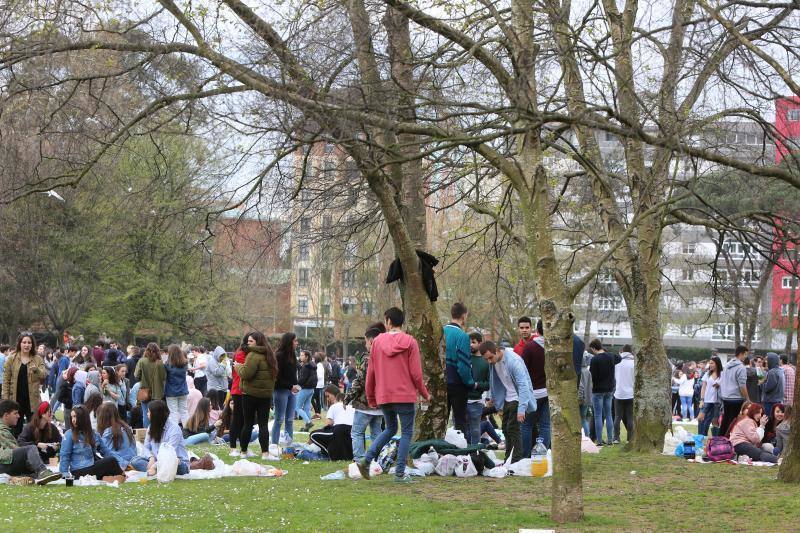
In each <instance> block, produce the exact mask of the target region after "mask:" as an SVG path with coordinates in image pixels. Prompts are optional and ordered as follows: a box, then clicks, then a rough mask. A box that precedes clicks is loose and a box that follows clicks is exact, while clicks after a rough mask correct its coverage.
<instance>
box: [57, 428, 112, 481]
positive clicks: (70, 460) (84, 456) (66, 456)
mask: <svg viewBox="0 0 800 533" xmlns="http://www.w3.org/2000/svg"><path fill="white" fill-rule="evenodd" d="M94 442H95V446H94V447H92V446H89V445H88V444H87V443H86V442H85V441H84V440H83V435H79V436H78V442H73V441H72V430H71V429H69V430H67V432H66V433H65V434H64V438H62V439H61V452H60V453H59V463H58V469H59V470H60V471H61V473H62V474H66V473H67V472H70V471H72V470H78V469H80V468H87V467H90V466H92V465H93V464H94V451H95V449H96V448H97V447H100V450H101V454H102V452H103V449H104V447H103V445H102V442H101V441H100V435H98V434H97V432H96V431H95V432H94ZM103 455H104V456H105V454H103Z"/></svg>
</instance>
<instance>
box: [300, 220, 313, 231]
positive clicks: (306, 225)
mask: <svg viewBox="0 0 800 533" xmlns="http://www.w3.org/2000/svg"><path fill="white" fill-rule="evenodd" d="M300 231H311V219H310V218H308V217H303V218H301V219H300Z"/></svg>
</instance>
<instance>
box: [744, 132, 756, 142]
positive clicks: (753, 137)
mask: <svg viewBox="0 0 800 533" xmlns="http://www.w3.org/2000/svg"><path fill="white" fill-rule="evenodd" d="M747 144H758V135H756V134H755V133H748V134H747Z"/></svg>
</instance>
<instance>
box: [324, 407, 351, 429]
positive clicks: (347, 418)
mask: <svg viewBox="0 0 800 533" xmlns="http://www.w3.org/2000/svg"><path fill="white" fill-rule="evenodd" d="M355 414H356V410H355V409H353V406H352V405H348V406H347V407H345V406H344V405H343V404H342V402H336V403H335V404H333V405H331V406H330V408H328V414H326V415H325V417H326V418H330V419H331V420H333V425H334V426H338V425H339V424H345V425H347V426H352V425H353V415H355Z"/></svg>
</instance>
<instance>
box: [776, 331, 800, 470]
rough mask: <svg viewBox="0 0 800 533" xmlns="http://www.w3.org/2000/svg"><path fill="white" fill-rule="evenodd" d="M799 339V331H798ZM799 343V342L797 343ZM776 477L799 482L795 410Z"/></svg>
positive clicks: (799, 429)
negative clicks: (787, 441)
mask: <svg viewBox="0 0 800 533" xmlns="http://www.w3.org/2000/svg"><path fill="white" fill-rule="evenodd" d="M798 339H800V331H798ZM798 344H800V343H798ZM797 360H798V361H800V346H798V358H797ZM794 406H795V408H797V407H798V406H800V387H798V386H796V385H795V388H794ZM778 479H779V480H781V481H785V482H786V483H800V416H798V414H797V411H793V412H792V420H791V429H790V431H789V443H788V445H787V446H786V450H785V451H784V452H783V463H782V464H781V466H780V467H779V469H778Z"/></svg>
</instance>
